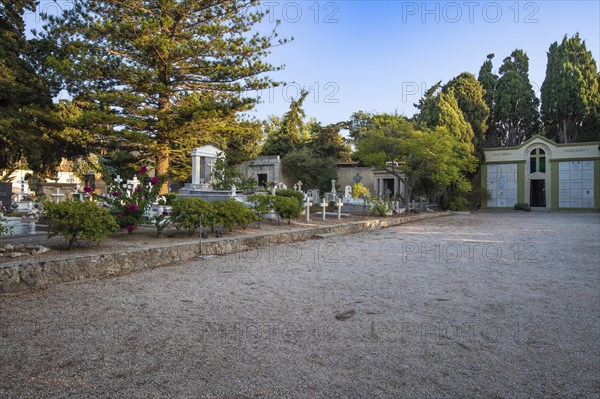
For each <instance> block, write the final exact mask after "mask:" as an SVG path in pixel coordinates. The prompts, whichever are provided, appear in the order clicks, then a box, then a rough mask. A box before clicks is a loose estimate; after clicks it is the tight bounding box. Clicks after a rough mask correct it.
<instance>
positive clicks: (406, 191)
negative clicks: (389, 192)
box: [404, 183, 412, 215]
mask: <svg viewBox="0 0 600 399" xmlns="http://www.w3.org/2000/svg"><path fill="white" fill-rule="evenodd" d="M411 195H412V188H411V187H409V186H408V184H406V183H404V197H405V199H406V214H407V215H409V214H410V196H411Z"/></svg>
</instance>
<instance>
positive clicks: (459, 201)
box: [448, 195, 469, 212]
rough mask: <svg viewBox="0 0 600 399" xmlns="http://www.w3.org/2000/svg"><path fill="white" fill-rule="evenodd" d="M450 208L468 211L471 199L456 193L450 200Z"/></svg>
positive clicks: (455, 210)
mask: <svg viewBox="0 0 600 399" xmlns="http://www.w3.org/2000/svg"><path fill="white" fill-rule="evenodd" d="M448 209H450V210H451V211H454V212H461V211H468V210H469V200H468V199H467V198H465V197H463V196H462V195H454V196H453V197H452V198H450V200H449V201H448Z"/></svg>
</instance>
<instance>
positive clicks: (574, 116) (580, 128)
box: [541, 34, 600, 143]
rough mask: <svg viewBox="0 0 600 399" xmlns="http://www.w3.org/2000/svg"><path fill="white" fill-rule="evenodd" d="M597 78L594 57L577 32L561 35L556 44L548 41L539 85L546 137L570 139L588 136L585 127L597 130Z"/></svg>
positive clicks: (599, 100)
mask: <svg viewBox="0 0 600 399" xmlns="http://www.w3.org/2000/svg"><path fill="white" fill-rule="evenodd" d="M599 80H600V78H599V75H598V69H597V65H596V61H595V60H594V58H593V57H592V52H591V51H588V50H587V48H586V45H585V41H584V40H581V39H580V38H579V34H575V36H573V37H571V38H567V36H566V35H565V37H564V38H563V40H562V42H561V43H560V44H558V42H554V43H552V44H551V45H550V49H549V50H548V64H547V66H546V78H545V79H544V83H543V84H542V88H541V99H542V106H541V113H542V120H543V122H544V127H545V130H546V135H547V136H548V137H550V138H552V139H554V140H557V141H558V142H560V143H574V142H576V141H578V139H580V137H583V138H584V140H585V139H587V138H588V137H589V133H590V132H588V131H586V127H594V129H596V131H594V132H593V133H595V134H596V135H597V134H598V132H597V129H598V128H599V127H600V124H599V123H598V118H600V89H599ZM590 130H591V129H590ZM593 133H592V134H593ZM596 139H597V136H596Z"/></svg>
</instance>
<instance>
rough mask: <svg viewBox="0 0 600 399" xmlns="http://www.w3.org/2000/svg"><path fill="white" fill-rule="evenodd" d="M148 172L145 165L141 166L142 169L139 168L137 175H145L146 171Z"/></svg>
mask: <svg viewBox="0 0 600 399" xmlns="http://www.w3.org/2000/svg"><path fill="white" fill-rule="evenodd" d="M147 170H148V168H147V167H146V165H142V167H141V168H140V170H139V172H138V175H143V174H144V173H146V171H147Z"/></svg>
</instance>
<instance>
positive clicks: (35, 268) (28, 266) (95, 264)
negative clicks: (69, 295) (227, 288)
mask: <svg viewBox="0 0 600 399" xmlns="http://www.w3.org/2000/svg"><path fill="white" fill-rule="evenodd" d="M446 215H448V213H434V214H421V215H414V216H405V217H397V218H389V219H382V220H369V221H361V222H349V223H342V224H337V225H331V226H322V227H311V228H303V229H297V230H292V231H285V232H275V233H265V234H253V235H248V236H241V237H233V238H218V239H208V240H202V241H200V240H199V241H198V242H197V243H195V244H190V243H185V244H180V245H170V246H168V247H166V246H165V247H153V248H146V249H141V250H136V249H134V248H132V249H131V250H128V251H120V252H114V253H110V252H105V253H94V254H82V255H79V256H77V255H68V254H66V255H65V256H63V257H60V258H58V259H47V260H44V259H33V260H30V261H29V260H23V261H20V262H19V263H16V264H15V263H12V264H11V263H8V264H5V265H0V294H8V293H17V292H23V291H30V290H34V289H42V288H47V287H50V286H52V285H55V284H59V283H63V282H68V281H76V280H85V279H89V278H100V277H107V276H118V275H123V274H128V273H131V272H136V271H140V270H146V269H154V268H156V267H160V266H165V265H168V264H171V263H174V262H182V261H186V260H188V259H191V258H193V257H196V256H200V255H227V254H231V253H234V252H238V251H246V250H252V249H256V248H260V247H264V246H267V245H271V244H285V243H290V242H295V241H306V240H310V239H312V238H313V236H314V235H316V234H331V233H339V234H352V233H359V232H362V231H368V230H378V229H381V228H385V227H391V226H397V225H400V224H404V223H408V222H413V221H417V220H423V219H429V218H432V217H439V216H446Z"/></svg>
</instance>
